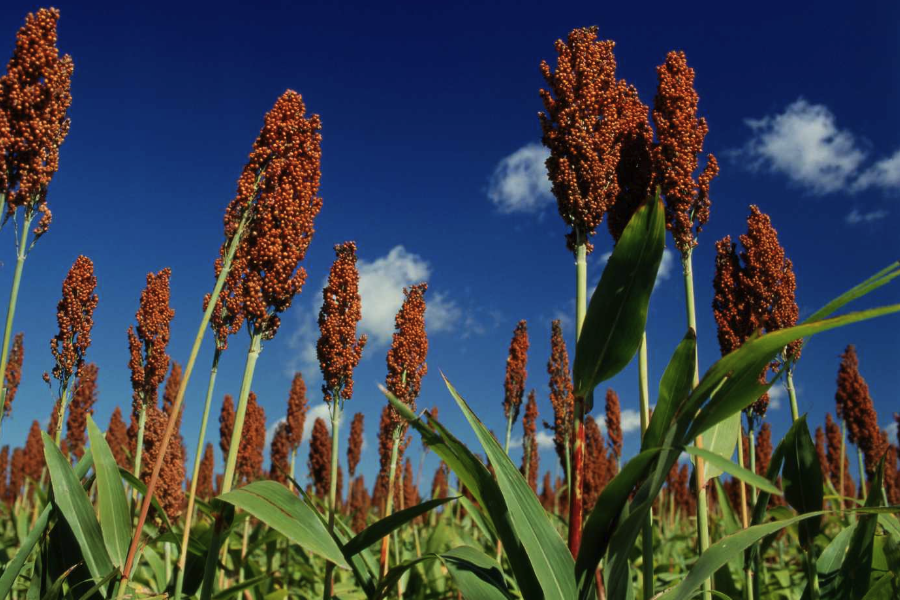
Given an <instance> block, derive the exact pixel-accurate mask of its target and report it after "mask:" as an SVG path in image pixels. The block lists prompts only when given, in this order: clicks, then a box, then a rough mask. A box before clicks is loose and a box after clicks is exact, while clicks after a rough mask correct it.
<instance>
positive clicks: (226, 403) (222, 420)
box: [219, 394, 246, 456]
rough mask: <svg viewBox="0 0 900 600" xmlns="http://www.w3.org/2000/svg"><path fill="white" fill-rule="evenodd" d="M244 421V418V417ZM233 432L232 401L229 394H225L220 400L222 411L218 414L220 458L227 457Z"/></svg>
mask: <svg viewBox="0 0 900 600" xmlns="http://www.w3.org/2000/svg"><path fill="white" fill-rule="evenodd" d="M245 420H246V417H245ZM233 432H234V400H232V398H231V395H230V394H225V398H224V399H223V400H222V411H221V412H220V413H219V449H220V450H222V456H228V449H229V448H231V434H232V433H233Z"/></svg>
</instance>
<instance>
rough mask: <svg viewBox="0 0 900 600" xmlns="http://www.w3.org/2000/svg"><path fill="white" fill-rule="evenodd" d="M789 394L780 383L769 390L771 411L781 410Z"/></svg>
mask: <svg viewBox="0 0 900 600" xmlns="http://www.w3.org/2000/svg"><path fill="white" fill-rule="evenodd" d="M786 394H787V390H785V389H784V386H783V385H781V384H780V383H776V384H775V385H773V386H772V387H770V388H769V409H771V410H778V409H779V408H781V401H782V400H783V399H784V397H785V395H786Z"/></svg>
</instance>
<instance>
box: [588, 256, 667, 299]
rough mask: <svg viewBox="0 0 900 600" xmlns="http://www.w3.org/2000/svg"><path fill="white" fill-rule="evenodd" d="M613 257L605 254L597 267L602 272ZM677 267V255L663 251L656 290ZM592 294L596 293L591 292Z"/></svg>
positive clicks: (600, 258) (655, 284) (655, 285)
mask: <svg viewBox="0 0 900 600" xmlns="http://www.w3.org/2000/svg"><path fill="white" fill-rule="evenodd" d="M610 256H612V252H604V253H603V254H601V255H600V256H599V260H598V261H597V266H598V267H599V268H600V271H601V272H602V271H603V269H605V268H606V263H607V262H609V257H610ZM674 266H675V253H674V252H672V251H671V250H669V249H668V248H664V249H663V255H662V261H660V263H659V270H658V271H657V272H656V281H655V282H654V284H653V285H654V289H655V288H656V287H657V286H659V284H660V283H662V282H663V281H665V280H666V279H668V278H670V277H671V276H672V268H673V267H674ZM597 283H600V279H599V278H597ZM596 287H597V284H596V283H595V284H594V288H596ZM590 293H592V294H593V293H594V292H593V290H591V292H590Z"/></svg>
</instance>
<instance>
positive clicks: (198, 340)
mask: <svg viewBox="0 0 900 600" xmlns="http://www.w3.org/2000/svg"><path fill="white" fill-rule="evenodd" d="M260 176H261V175H260ZM258 185H259V178H257V181H256V185H255V188H254V193H255V189H256V188H257V187H258ZM252 214H253V211H252V210H251V209H250V208H247V209H246V210H245V211H244V214H243V216H242V217H241V222H240V223H239V224H238V228H237V231H236V232H235V234H234V236H233V237H232V238H231V241H230V242H229V243H228V250H227V251H226V253H225V258H224V260H223V261H222V270H221V271H219V276H218V277H217V278H216V285H215V286H214V287H213V291H212V293H211V294H210V297H209V303H208V304H207V306H206V310H204V311H203V318H202V319H200V327H199V328H198V329H197V335H196V336H195V337H194V345H193V346H192V347H191V354H190V355H189V356H188V361H187V364H186V365H185V367H184V374H183V375H182V378H181V385H179V386H178V394H177V395H176V396H175V404H174V406H173V407H172V412H171V413H170V414H169V420H168V422H167V423H166V430H165V431H164V432H163V437H162V441H161V442H160V452H159V455H158V456H157V457H156V464H154V465H153V472H152V473H151V474H150V481H149V482H148V483H147V493H146V494H144V501H143V504H141V514H140V516H139V517H138V522H137V527H135V530H134V536H133V537H132V538H131V546H129V548H128V557H127V558H126V560H125V568H124V569H123V576H122V580H123V583H125V584H127V582H128V573H130V572H131V569H132V565H133V564H134V556H135V554H136V553H137V547H138V542H139V541H140V539H141V531H142V530H143V528H144V522H145V521H146V520H147V513H148V512H150V501H151V500H152V499H153V492H154V491H155V490H156V483H157V481H158V480H159V471H160V469H162V464H163V460H164V459H165V456H166V450H168V448H169V440H171V438H172V434H173V433H174V431H175V423H176V421H177V417H178V415H179V413H180V411H181V405H182V403H183V402H184V393H185V391H186V390H187V385H188V382H189V381H190V380H191V373H192V372H193V371H194V363H195V362H197V354H199V352H200V345H201V344H202V343H203V336H204V334H205V333H206V326H207V325H209V320H210V318H211V317H212V312H213V310H214V309H215V307H216V303H217V302H218V301H219V296H220V295H221V293H222V288H223V287H224V286H225V279H226V278H227V277H228V273H229V272H230V271H231V264H232V262H233V260H234V254H235V252H237V249H238V246H239V245H240V242H241V238H242V237H243V235H244V231H245V230H246V228H247V225H248V223H249V222H250V220H251V218H252ZM223 485H224V483H223ZM217 522H218V521H217ZM213 539H216V538H215V537H214V538H213ZM125 587H126V586H125V585H121V586H120V589H124V588H125ZM210 592H211V590H210Z"/></svg>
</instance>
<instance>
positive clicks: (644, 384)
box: [638, 331, 653, 600]
mask: <svg viewBox="0 0 900 600" xmlns="http://www.w3.org/2000/svg"><path fill="white" fill-rule="evenodd" d="M649 370H650V367H649V360H648V356H647V332H646V331H644V336H643V338H641V346H640V348H639V349H638V390H639V392H640V410H641V438H642V439H643V437H644V433H645V432H646V431H647V427H648V426H649V424H650V377H649ZM641 554H642V555H643V556H642V558H643V561H642V569H641V570H642V573H643V578H644V579H643V583H644V585H643V588H644V600H649V599H650V598H652V597H653V509H652V508H651V509H650V511H648V512H647V518H646V519H645V520H644V529H643V533H642V534H641Z"/></svg>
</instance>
